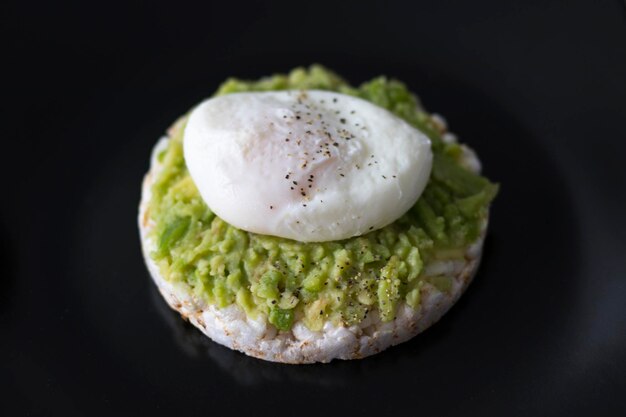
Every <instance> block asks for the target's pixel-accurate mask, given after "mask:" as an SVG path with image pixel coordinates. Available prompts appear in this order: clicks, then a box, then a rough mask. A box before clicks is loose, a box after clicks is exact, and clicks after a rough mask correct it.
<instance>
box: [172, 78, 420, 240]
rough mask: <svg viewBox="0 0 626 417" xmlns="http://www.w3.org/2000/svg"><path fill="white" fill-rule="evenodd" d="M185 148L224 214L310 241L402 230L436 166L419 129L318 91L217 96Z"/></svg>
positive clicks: (236, 222) (195, 116)
mask: <svg viewBox="0 0 626 417" xmlns="http://www.w3.org/2000/svg"><path fill="white" fill-rule="evenodd" d="M183 146H184V156H185V161H186V164H187V167H188V169H189V172H190V175H191V177H192V179H193V181H194V183H195V184H196V186H197V187H198V190H199V192H200V195H201V196H202V198H203V199H204V201H205V202H206V204H207V205H208V206H209V207H210V208H211V210H213V212H215V213H216V214H217V215H218V216H219V217H221V218H222V219H224V220H225V221H226V222H228V223H230V224H232V225H233V226H235V227H238V228H240V229H243V230H246V231H249V232H254V233H260V234H265V235H272V236H280V237H284V238H289V239H294V240H298V241H302V242H321V241H331V240H340V239H346V238H350V237H353V236H358V235H362V234H365V233H367V232H369V231H372V230H376V229H379V228H381V227H384V226H386V225H388V224H389V223H392V222H393V221H395V220H396V219H398V218H399V217H400V216H402V215H403V214H404V213H405V212H406V211H407V210H408V209H409V208H411V206H413V205H414V204H415V202H416V201H417V199H418V198H419V196H420V194H421V193H422V191H423V190H424V187H425V186H426V183H427V181H428V178H429V176H430V171H431V167H432V151H431V144H430V140H429V139H428V138H427V137H426V136H425V135H424V134H423V133H421V132H420V131H419V130H417V129H415V128H414V127H412V126H411V125H409V124H408V123H406V122H405V121H404V120H402V119H400V118H398V117H397V116H395V115H393V114H392V113H391V112H389V111H387V110H385V109H383V108H381V107H378V106H376V105H374V104H372V103H370V102H368V101H365V100H362V99H359V98H356V97H352V96H348V95H344V94H339V93H334V92H327V91H318V90H308V91H276V92H257V93H236V94H229V95H225V96H221V97H216V98H212V99H208V100H206V101H204V102H202V103H201V104H200V105H198V106H197V107H196V108H195V109H194V110H193V111H192V113H191V115H190V117H189V121H188V123H187V127H186V129H185V134H184V145H183Z"/></svg>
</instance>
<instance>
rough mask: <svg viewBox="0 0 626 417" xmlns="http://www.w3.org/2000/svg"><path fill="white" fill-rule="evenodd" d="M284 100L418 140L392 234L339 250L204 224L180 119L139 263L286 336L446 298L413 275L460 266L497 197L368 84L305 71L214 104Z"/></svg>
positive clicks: (417, 111)
mask: <svg viewBox="0 0 626 417" xmlns="http://www.w3.org/2000/svg"><path fill="white" fill-rule="evenodd" d="M285 89H321V90H331V91H337V92H341V93H344V94H350V95H354V96H358V97H361V98H363V99H365V100H369V101H370V102H372V103H374V104H376V105H378V106H381V107H384V108H386V109H388V110H389V111H391V112H393V113H394V114H396V115H397V116H399V117H401V118H403V119H404V120H406V121H407V122H408V123H410V124H412V125H413V126H415V127H416V128H417V129H419V130H421V131H422V132H424V133H425V134H426V135H427V136H428V137H429V138H430V139H431V142H432V149H433V154H434V158H433V169H432V174H431V177H430V179H429V182H428V185H427V186H426V189H425V190H424V192H423V194H422V195H421V196H420V198H419V200H418V201H417V202H416V204H415V205H414V206H413V207H412V208H411V209H410V210H409V211H408V212H407V213H406V214H404V215H403V216H402V217H400V218H399V219H398V220H396V221H395V222H394V223H392V224H390V225H388V226H386V227H384V228H382V229H379V230H375V231H372V232H370V233H368V234H366V235H363V236H358V237H354V238H350V239H345V240H342V241H334V242H320V243H302V242H297V241H293V240H289V239H283V238H278V237H272V236H264V235H258V234H254V233H249V232H245V231H243V230H240V229H237V228H235V227H234V226H231V225H229V224H227V223H226V222H224V221H223V220H222V219H220V218H219V217H217V216H215V214H213V213H212V212H211V210H210V209H209V208H208V207H207V206H206V204H205V203H204V201H203V200H202V198H201V197H200V195H199V193H198V190H197V188H196V186H195V184H194V183H193V181H192V179H191V176H190V175H189V173H188V171H187V168H186V166H185V161H184V157H183V151H182V141H183V133H184V129H185V122H186V116H184V117H182V118H181V119H180V120H179V121H178V122H177V123H175V124H174V125H173V126H172V128H171V129H170V132H169V133H170V141H169V143H168V145H167V148H166V149H165V151H163V152H162V153H160V154H159V162H160V163H161V164H162V169H161V170H160V171H159V172H158V174H157V176H156V178H155V181H154V184H153V187H152V196H151V199H150V201H149V205H148V210H149V213H150V217H151V219H152V220H153V221H154V222H155V224H156V226H155V227H154V228H153V230H152V231H151V235H150V237H151V238H152V239H153V240H154V241H155V242H156V249H155V251H154V252H153V253H152V254H151V256H152V257H153V259H154V260H155V262H156V263H157V265H158V266H159V268H160V271H161V273H162V275H163V277H164V278H165V279H166V280H168V281H171V282H184V283H186V284H188V285H189V286H190V287H191V288H192V289H193V292H194V294H195V296H197V297H199V298H201V299H203V300H204V301H206V302H208V303H212V304H215V305H217V306H219V307H225V306H228V305H230V304H233V303H236V304H237V305H239V306H240V307H241V308H242V309H243V310H244V311H245V313H246V314H247V315H248V316H250V317H253V318H257V317H259V316H260V315H261V316H263V317H266V318H267V320H268V321H269V322H270V323H272V324H273V325H274V326H275V327H276V328H277V329H279V330H289V329H290V328H291V326H292V325H293V322H294V320H295V318H296V317H301V318H302V320H303V322H304V324H305V325H306V326H307V327H309V328H310V329H311V330H320V329H321V328H322V326H323V325H324V323H325V322H327V321H330V322H332V323H333V324H335V325H353V324H357V323H359V322H360V321H362V320H363V319H365V317H367V315H368V314H371V313H372V312H377V313H378V314H379V316H380V317H381V319H382V320H383V321H390V320H393V319H394V318H395V314H396V311H397V308H398V305H400V304H401V303H403V302H404V303H407V304H408V305H409V306H410V307H412V308H419V305H420V300H421V297H420V292H421V291H422V288H423V286H424V285H425V284H427V285H429V286H431V288H435V289H436V290H438V291H442V292H446V291H449V290H450V288H451V287H450V286H451V281H450V280H449V279H447V277H444V276H435V277H427V276H425V274H424V265H428V264H429V263H430V262H432V261H434V260H445V259H457V258H462V257H463V256H464V253H465V250H466V248H467V247H468V246H469V245H470V244H472V243H473V242H474V241H476V239H477V238H478V237H479V236H480V233H481V226H482V224H483V223H484V221H485V219H486V216H487V215H488V208H489V204H490V203H491V201H492V200H493V199H494V197H495V195H496V194H497V192H498V186H497V185H496V184H493V183H491V182H490V181H489V180H488V179H486V178H485V177H482V176H480V175H478V174H476V173H473V172H472V171H470V170H468V169H467V168H466V167H464V166H463V163H462V160H461V159H460V156H461V153H462V152H461V147H460V145H458V144H456V143H445V142H444V141H442V139H441V136H442V134H443V133H444V131H443V129H442V127H441V126H440V125H439V124H438V123H437V122H436V121H435V120H434V119H433V118H432V117H431V116H430V115H429V114H428V113H427V112H426V111H425V110H424V109H423V108H422V106H421V104H420V102H419V100H418V99H417V97H416V96H415V95H413V94H412V93H411V92H410V91H409V90H408V89H407V88H406V87H405V85H404V84H402V83H401V82H399V81H396V80H390V79H387V78H385V77H379V78H375V79H373V80H371V81H369V82H366V83H364V84H362V85H361V86H359V87H353V86H351V85H349V84H348V83H347V82H345V81H344V80H343V79H342V78H341V77H339V76H337V75H336V74H334V73H333V72H331V71H329V70H327V69H325V68H323V67H321V66H319V65H313V66H311V67H310V68H308V69H304V68H297V69H294V70H293V71H291V72H290V73H289V74H286V75H274V76H272V77H267V78H263V79H261V80H258V81H243V80H238V79H234V78H233V79H229V80H227V81H226V82H224V83H223V84H222V85H221V86H220V87H219V89H218V90H217V92H216V93H215V95H223V94H230V93H235V92H243V91H271V90H285Z"/></svg>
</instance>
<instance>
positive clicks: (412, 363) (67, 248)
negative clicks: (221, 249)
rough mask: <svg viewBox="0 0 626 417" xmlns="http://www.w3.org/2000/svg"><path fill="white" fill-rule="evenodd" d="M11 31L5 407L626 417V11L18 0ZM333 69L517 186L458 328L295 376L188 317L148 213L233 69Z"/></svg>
mask: <svg viewBox="0 0 626 417" xmlns="http://www.w3.org/2000/svg"><path fill="white" fill-rule="evenodd" d="M106 4H109V5H108V6H106ZM0 16H1V18H0V19H1V39H2V41H1V42H2V59H1V61H0V62H1V67H2V69H3V70H4V71H3V72H4V76H3V77H2V85H3V87H2V97H1V100H0V103H1V104H0V106H1V108H0V114H1V115H2V130H3V133H2V134H1V135H0V138H1V142H0V143H1V146H2V147H1V150H0V152H1V153H0V155H1V159H0V174H1V177H0V178H2V179H3V181H2V197H1V199H0V214H1V217H0V246H1V247H0V256H1V259H0V277H1V278H2V280H1V286H0V358H1V360H0V392H1V394H0V415H6V416H9V415H11V416H12V415H63V416H74V415H90V416H91V415H116V416H118V415H139V414H142V415H143V414H144V413H145V414H146V415H172V414H173V413H175V415H183V414H184V415H194V414H198V415H199V414H202V415H218V414H219V415H263V414H267V415H280V414H287V415H293V414H295V413H298V414H300V415H318V416H319V415H332V414H342V415H379V416H381V415H390V414H391V413H392V412H393V413H396V414H398V415H429V416H430V415H434V416H453V415H467V416H491V415H493V416H496V415H498V416H500V415H507V416H527V415H542V416H574V415H581V416H582V415H594V416H618V415H625V414H626V407H625V404H626V400H625V399H624V396H625V395H626V354H625V352H626V306H625V300H626V281H625V280H626V260H625V258H626V221H625V219H624V213H625V211H626V210H625V209H626V204H625V202H626V201H625V197H624V194H625V192H626V169H625V168H624V163H625V162H626V145H625V140H626V128H625V127H624V123H625V122H626V7H625V5H624V3H623V2H621V1H526V2H522V1H520V2H517V1H511V2H503V1H481V0H479V1H462V0H459V1H432V2H410V3H409V2H407V4H404V5H403V4H401V3H399V2H390V1H384V2H377V3H376V4H372V5H368V4H366V3H365V2H340V1H336V2H333V3H324V2H318V1H309V2H302V3H299V2H289V3H284V4H277V3H271V4H270V2H261V1H259V2H249V3H241V2H221V3H215V4H214V5H210V4H204V5H203V7H202V8H198V7H194V6H191V5H183V4H181V3H180V2H170V3H169V4H165V5H158V4H156V3H154V2H144V3H143V4H140V3H135V4H133V5H118V6H112V5H110V3H108V2H102V3H101V4H100V5H96V3H94V4H91V2H82V5H81V4H76V5H69V4H66V3H63V4H62V3H58V2H47V3H44V2H41V4H38V3H37V2H13V3H6V2H3V4H2V6H0ZM313 62H320V63H322V64H325V65H327V66H329V67H330V68H333V69H334V70H336V71H338V72H339V73H340V74H343V75H344V76H345V77H346V78H348V79H349V80H351V81H352V82H354V83H360V82H362V81H365V80H367V79H368V78H371V77H373V76H375V75H378V74H387V75H389V76H394V77H398V78H400V79H402V80H404V81H405V82H406V83H407V84H408V85H409V86H410V88H411V89H413V90H414V91H416V92H417V93H418V94H420V96H421V98H422V100H423V102H424V103H425V105H426V107H427V108H428V109H430V110H432V111H436V112H440V113H442V114H444V115H445V116H446V117H447V118H448V121H449V123H450V125H451V129H452V130H453V131H454V132H457V133H459V134H460V137H461V138H462V139H463V140H464V141H466V142H468V143H470V144H471V145H472V146H473V147H475V148H476V150H477V151H478V153H479V154H480V156H481V159H482V160H483V164H484V166H485V172H486V174H487V175H489V176H490V177H491V178H493V179H495V180H497V181H499V182H500V183H501V184H502V190H501V194H500V195H499V196H498V199H497V201H496V203H495V205H494V208H493V216H492V225H491V229H490V234H489V237H488V240H487V242H486V246H485V257H484V260H483V265H482V267H481V270H480V272H479V274H478V276H477V277H476V280H475V283H474V284H472V286H471V287H470V289H469V290H468V292H467V294H466V295H465V296H464V297H463V298H462V300H461V301H460V302H459V303H458V304H457V305H456V306H455V307H454V308H453V309H452V310H451V311H450V313H449V314H448V315H446V316H445V317H444V318H443V319H442V320H441V322H440V323H438V324H437V325H435V326H434V327H433V328H432V329H430V330H428V331H427V332H426V333H424V334H423V335H421V336H419V337H417V338H415V339H414V340H412V341H410V342H408V343H405V344H403V345H401V346H398V347H395V348H391V349H389V350H388V351H386V352H385V353H382V354H380V355H377V356H375V357H372V358H368V359H365V360H361V361H353V362H335V363H332V364H330V365H314V366H299V367H294V366H285V365H277V364H270V363H266V362H262V361H258V360H255V359H251V358H248V357H246V356H244V355H242V354H239V353H235V352H231V351H229V350H227V349H225V348H222V347H220V346H218V345H216V344H213V343H212V342H210V341H208V340H207V339H205V338H204V337H202V336H200V333H199V332H197V331H195V330H194V329H192V328H190V326H189V325H187V324H185V323H184V322H183V321H182V320H181V319H180V318H178V316H177V315H176V314H174V313H172V312H170V311H169V310H168V309H167V307H166V306H165V304H164V302H163V301H162V300H161V299H160V298H159V295H158V293H157V292H156V290H155V289H154V288H153V285H152V284H151V282H150V280H149V277H148V274H147V272H146V270H145V267H144V265H143V260H142V257H141V254H140V247H139V241H138V232H137V230H136V225H135V223H136V221H135V216H136V210H137V203H138V200H139V191H140V181H141V177H142V175H143V173H144V172H145V171H146V170H147V166H148V156H149V152H150V149H151V147H152V145H153V144H154V142H155V141H156V139H157V138H158V137H159V136H160V135H161V134H163V132H164V130H165V128H166V127H167V126H168V124H169V123H170V122H172V121H173V120H174V119H175V118H176V117H177V116H178V115H180V114H182V113H183V112H185V111H186V110H187V109H189V107H190V106H192V105H193V104H195V103H196V102H198V101H199V100H201V99H202V98H205V97H207V96H208V95H210V94H211V93H212V92H213V91H214V90H215V89H216V87H217V85H218V84H219V82H221V81H222V80H223V79H225V78H226V77H228V76H233V75H234V76H239V77H244V78H245V77H247V78H257V77H259V76H261V75H267V74H271V73H274V72H284V71H287V70H289V69H290V68H292V67H294V66H298V65H308V64H310V63H313ZM244 413H245V414H244Z"/></svg>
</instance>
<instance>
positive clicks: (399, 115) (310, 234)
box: [139, 66, 497, 363]
mask: <svg viewBox="0 0 626 417" xmlns="http://www.w3.org/2000/svg"><path fill="white" fill-rule="evenodd" d="M479 171H480V162H479V160H478V158H477V157H476V155H475V153H474V152H473V151H472V150H471V149H470V148H468V147H467V146H465V145H462V144H459V143H457V141H456V138H455V136H454V135H452V134H451V133H448V132H447V130H446V124H445V122H444V120H443V119H442V118H441V117H438V116H434V115H430V114H428V113H427V112H426V111H425V110H424V109H423V108H422V106H421V105H420V103H419V101H418V100H417V98H416V97H415V96H414V95H413V94H411V93H410V92H409V91H408V90H407V89H406V87H405V86H404V85H403V84H402V83H400V82H398V81H394V80H388V79H386V78H384V77H381V78H375V79H373V80H372V81H370V82H366V83H364V84H362V85H361V86H359V87H352V86H351V85H349V84H348V83H347V82H346V81H344V80H343V79H341V78H340V77H338V76H337V75H335V74H333V73H332V72H330V71H328V70H326V69H324V68H322V67H320V66H312V67H311V68H309V69H301V68H299V69H295V70H293V71H291V72H290V73H289V74H288V75H275V76H272V77H268V78H263V79H261V80H259V81H241V80H236V79H230V80H228V81H226V82H225V83H224V84H223V85H222V86H221V87H220V88H219V89H218V90H217V92H216V93H215V94H214V96H213V97H212V98H210V99H208V100H206V101H204V102H202V103H200V104H199V105H198V106H196V107H195V108H193V109H192V110H191V111H190V113H189V114H187V115H185V116H183V117H182V118H180V119H179V120H178V121H177V122H176V123H174V125H173V126H172V127H171V128H170V129H169V130H168V134H167V137H165V138H163V139H161V140H160V141H159V142H158V143H157V145H156V146H155V148H154V151H153V154H152V160H151V166H150V170H149V172H148V174H147V175H146V177H145V179H144V182H143V190H142V198H141V203H140V207H139V229H140V232H141V242H142V247H143V253H144V256H145V259H146V263H147V265H148V269H149V270H150V273H151V275H152V278H153V279H154V282H155V283H156V284H157V286H158V287H159V290H160V292H161V294H163V297H164V298H165V300H166V301H167V302H168V304H169V305H170V306H171V307H172V308H174V309H176V310H178V311H179V312H180V313H181V314H182V315H183V317H186V318H187V319H189V321H191V323H193V324H194V325H195V326H197V327H198V328H199V329H200V330H201V331H202V332H204V333H205V334H206V335H207V336H209V337H210V338H211V339H213V340H214V341H216V342H217V343H220V344H222V345H225V346H228V347H230V348H232V349H237V350H240V351H242V352H244V353H246V354H248V355H251V356H254V357H257V358H261V359H266V360H270V361H277V362H287V363H310V362H328V361H330V360H332V359H335V358H339V359H356V358H363V357H365V356H368V355H372V354H374V353H377V352H380V351H382V350H383V349H385V348H387V347H389V346H392V345H395V344H398V343H401V342H403V341H406V340H408V339H410V338H411V337H413V336H415V335H416V334H418V333H419V332H421V331H422V330H424V329H426V328H427V327H428V326H430V325H431V324H432V323H434V322H435V321H437V320H438V319H439V318H440V317H441V316H442V315H443V314H444V313H445V312H446V311H447V310H448V309H449V308H450V306H452V304H454V302H455V301H456V300H457V299H458V298H459V296H460V295H461V293H462V292H463V291H464V289H465V288H466V287H467V285H468V284H469V282H470V281H471V279H472V276H473V275H474V273H475V272H476V269H477V267H478V264H479V261H480V255H481V250H482V245H483V240H484V237H485V232H486V230H487V223H488V215H489V204H490V203H491V201H492V199H493V198H494V196H495V195H496V192H497V186H496V185H494V184H492V183H491V182H489V181H488V180H487V179H486V178H484V177H482V176H480V175H479Z"/></svg>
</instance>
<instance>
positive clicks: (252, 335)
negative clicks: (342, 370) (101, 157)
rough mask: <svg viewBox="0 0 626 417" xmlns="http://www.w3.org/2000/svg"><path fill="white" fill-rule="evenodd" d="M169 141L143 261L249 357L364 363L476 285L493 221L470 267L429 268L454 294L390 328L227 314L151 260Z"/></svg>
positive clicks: (210, 330) (215, 334)
mask: <svg viewBox="0 0 626 417" xmlns="http://www.w3.org/2000/svg"><path fill="white" fill-rule="evenodd" d="M167 141H168V139H167V138H162V139H161V140H160V141H159V142H158V143H157V145H156V146H155V148H154V150H153V153H152V159H151V165H150V171H149V172H148V173H147V174H146V176H145V178H144V181H143V187H142V194H141V203H140V205H139V230H140V234H141V243H142V249H143V255H144V258H145V261H146V264H147V266H148V270H149V271H150V274H151V275H152V279H153V280H154V282H155V283H156V285H157V286H158V287H159V291H160V292H161V294H162V295H163V297H164V298H165V300H166V301H167V303H168V304H169V305H170V307H172V308H173V309H174V310H176V311H178V312H179V313H180V314H181V315H182V316H183V317H184V318H187V319H188V320H189V321H190V322H191V323H192V324H193V325H194V326H196V327H197V328H198V329H200V330H201V331H202V332H203V333H204V334H205V335H207V336H208V337H210V338H211V339H213V341H215V342H217V343H219V344H222V345H224V346H227V347H229V348H231V349H235V350H239V351H241V352H243V353H245V354H247V355H249V356H253V357H255V358H259V359H264V360H268V361H273V362H283V363H292V364H302V363H314V362H330V361H331V360H333V359H359V358H364V357H366V356H370V355H373V354H375V353H378V352H381V351H383V350H385V349H386V348H388V347H390V346H394V345H397V344H399V343H402V342H405V341H407V340H409V339H411V338H412V337H413V336H415V335H417V334H418V333H420V332H422V331H423V330H425V329H426V328H428V327H429V326H430V325H432V324H433V323H435V322H436V321H437V320H439V318H441V316H443V314H444V313H445V312H446V311H448V309H449V308H450V307H451V306H452V305H453V304H454V303H455V302H456V301H457V300H458V299H459V297H460V296H461V294H462V293H463V291H464V290H465V289H466V288H467V286H468V284H469V283H470V282H471V280H472V278H473V276H474V273H475V272H476V269H477V268H478V264H479V262H480V256H481V252H482V246H483V241H484V236H485V232H486V229H487V218H486V219H485V222H484V225H483V231H482V235H481V237H480V238H479V239H478V240H477V241H476V242H475V243H474V244H472V245H471V246H469V247H468V249H467V251H466V254H465V261H464V262H463V261H461V262H459V261H456V262H439V263H437V264H429V265H427V266H426V273H427V274H428V275H440V274H442V273H444V274H446V275H449V276H452V277H453V278H454V279H453V285H452V290H451V291H450V293H448V294H446V293H441V292H439V291H437V290H436V289H435V288H434V287H433V286H431V285H429V284H426V285H424V286H423V287H422V292H421V294H420V295H421V305H420V307H419V308H418V309H417V310H414V309H413V308H411V307H410V306H408V305H407V304H406V303H402V304H401V305H400V306H399V307H398V312H397V316H396V318H395V319H394V320H393V321H391V322H387V323H384V322H382V321H381V320H380V318H379V317H378V315H377V314H376V313H375V312H374V314H369V315H368V317H367V318H366V320H364V321H363V322H361V323H359V324H358V325H354V326H351V327H335V326H334V325H332V324H331V323H329V322H327V323H326V324H325V325H324V327H323V329H322V330H321V331H316V332H314V331H311V330H309V329H308V328H307V327H306V326H305V325H304V324H303V323H302V322H301V321H296V322H295V323H294V325H293V327H292V329H291V330H290V331H280V332H279V331H277V330H276V328H275V327H274V326H272V325H271V324H270V323H268V322H267V321H266V320H264V319H263V318H261V319H259V320H252V319H250V318H248V317H246V314H245V313H244V311H243V310H242V309H241V308H240V307H239V306H237V305H236V304H233V305H230V306H228V307H225V308H222V309H220V308H217V307H216V306H214V305H207V304H206V303H204V302H202V301H200V300H198V299H196V298H194V297H193V295H192V290H191V288H190V287H189V286H188V285H187V284H185V283H171V282H168V281H166V280H165V279H164V278H163V276H161V273H160V271H159V269H158V267H157V265H156V264H155V263H154V261H153V260H152V258H151V257H150V253H151V252H152V251H153V250H154V242H153V241H152V240H151V239H150V238H149V237H148V235H149V232H150V230H151V229H152V228H153V227H154V224H153V222H152V221H151V220H150V218H149V215H148V213H147V212H146V207H147V205H148V201H149V200H150V195H151V185H152V183H153V180H154V177H155V176H156V175H157V173H158V172H159V170H160V164H159V163H158V161H157V159H156V155H157V154H158V152H160V151H161V150H163V149H164V148H166V147H167ZM464 149H467V151H466V152H465V154H464V157H465V159H466V161H464V165H466V166H467V167H471V168H474V169H478V167H480V162H479V161H478V158H477V157H476V155H475V154H474V152H472V151H471V150H469V148H466V147H464Z"/></svg>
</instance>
